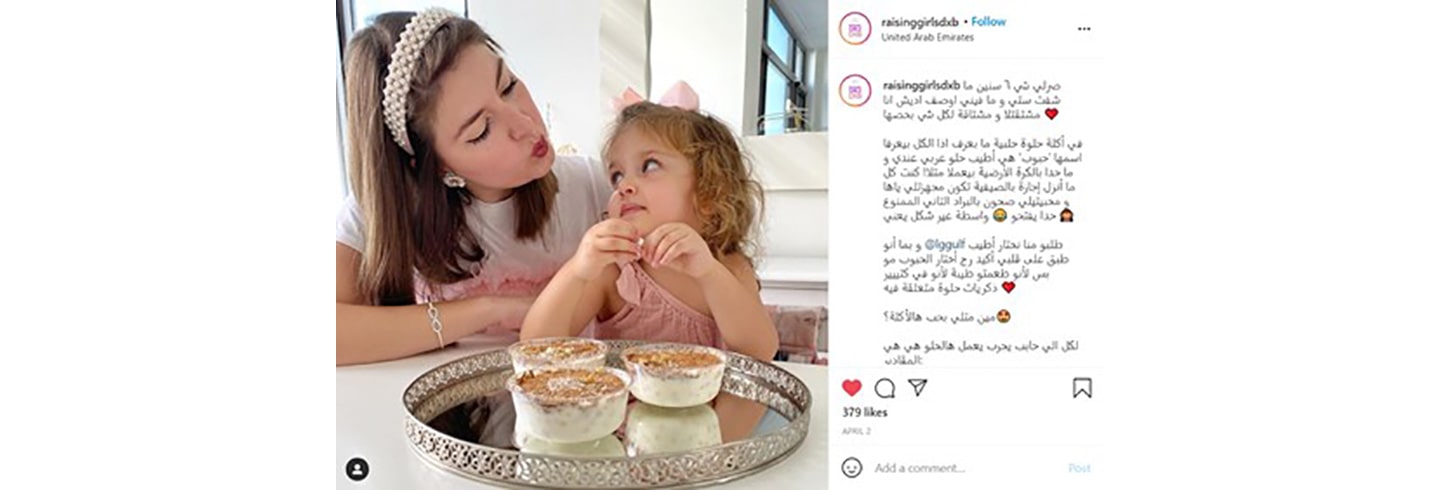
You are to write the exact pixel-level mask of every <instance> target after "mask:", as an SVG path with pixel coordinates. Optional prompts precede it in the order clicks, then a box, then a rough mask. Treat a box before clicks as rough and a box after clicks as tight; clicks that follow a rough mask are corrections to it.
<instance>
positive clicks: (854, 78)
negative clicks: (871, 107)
mask: <svg viewBox="0 0 1440 490" xmlns="http://www.w3.org/2000/svg"><path fill="white" fill-rule="evenodd" d="M840 100H841V101H843V102H845V105H848V106H850V107H860V106H862V105H865V103H866V102H869V101H870V80H866V79H865V77H863V76H860V75H858V74H856V75H850V76H847V77H845V78H843V79H841V80H840Z"/></svg>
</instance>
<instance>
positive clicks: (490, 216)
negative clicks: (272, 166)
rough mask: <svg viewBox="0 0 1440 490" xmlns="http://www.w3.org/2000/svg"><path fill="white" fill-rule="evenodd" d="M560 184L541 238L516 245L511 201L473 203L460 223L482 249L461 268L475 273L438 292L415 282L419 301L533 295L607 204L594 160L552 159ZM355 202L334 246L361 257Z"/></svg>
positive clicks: (349, 201) (339, 221)
mask: <svg viewBox="0 0 1440 490" xmlns="http://www.w3.org/2000/svg"><path fill="white" fill-rule="evenodd" d="M553 172H554V173H555V178H556V180H557V181H558V183H559V192H558V193H557V194H556V196H555V209H554V210H552V211H551V214H550V220H549V222H547V223H546V225H545V232H544V233H543V234H542V235H541V237H540V239H538V240H534V241H520V240H518V239H516V238H515V220H516V216H515V206H514V200H513V199H506V200H504V201H501V202H497V203H485V202H480V200H479V199H475V200H472V201H471V202H470V205H469V207H468V208H466V212H465V218H466V220H467V221H468V223H469V227H470V230H471V231H472V232H474V233H477V234H479V235H480V246H481V248H483V249H484V250H485V259H484V263H483V264H478V265H479V267H477V264H474V263H469V262H462V263H461V266H462V267H468V268H470V269H471V270H472V271H475V270H477V269H478V272H479V274H478V275H477V276H475V277H473V278H470V279H467V280H464V281H460V282H458V283H454V284H446V285H441V286H439V287H438V288H437V287H435V286H434V285H429V284H427V283H425V282H424V281H420V280H418V279H419V277H418V275H417V286H418V288H419V289H420V291H419V292H418V294H417V295H416V299H417V300H419V301H422V302H423V301H450V300H455V299H462V298H469V297H474V296H480V295H496V294H498V295H534V294H539V293H540V291H541V290H542V289H544V288H545V284H546V283H548V282H549V281H550V278H551V277H552V276H554V275H555V272H556V271H558V270H559V269H560V266H561V265H563V264H564V263H565V261H566V260H569V259H570V257H571V256H572V255H574V254H575V249H576V248H577V247H578V246H579V245H580V239H581V238H583V237H584V236H585V232H586V231H588V230H589V229H590V227H591V226H593V225H594V224H595V223H598V222H600V218H601V214H602V213H604V212H605V206H606V203H608V202H609V199H610V193H611V189H610V183H609V181H608V180H609V179H608V178H607V177H606V176H605V169H604V168H602V167H601V165H600V164H599V162H597V161H596V160H593V159H590V158H585V157H578V156H558V155H557V156H556V157H555V165H554V167H553ZM363 219H364V218H363V217H362V216H360V208H359V203H358V202H356V201H355V197H354V196H353V195H351V196H350V197H348V198H346V199H345V203H344V204H343V205H342V206H341V208H340V212H339V214H338V216H337V217H336V219H335V241H337V242H340V243H343V244H345V245H348V246H349V247H350V248H353V249H355V250H356V251H359V252H361V253H364V251H365V226H364V221H363Z"/></svg>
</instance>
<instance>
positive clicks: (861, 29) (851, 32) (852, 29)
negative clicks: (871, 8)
mask: <svg viewBox="0 0 1440 490" xmlns="http://www.w3.org/2000/svg"><path fill="white" fill-rule="evenodd" d="M840 39H842V40H844V41H845V43H846V44H849V45H851V46H859V45H861V44H865V41H868V40H870V18H869V17H866V16H865V14H862V13H860V12H850V13H848V14H845V15H843V16H841V17H840Z"/></svg>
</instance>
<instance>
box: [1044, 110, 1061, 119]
mask: <svg viewBox="0 0 1440 490" xmlns="http://www.w3.org/2000/svg"><path fill="white" fill-rule="evenodd" d="M1058 115H1060V109H1056V108H1054V107H1051V108H1049V109H1045V117H1049V118H1050V119H1055V116H1058Z"/></svg>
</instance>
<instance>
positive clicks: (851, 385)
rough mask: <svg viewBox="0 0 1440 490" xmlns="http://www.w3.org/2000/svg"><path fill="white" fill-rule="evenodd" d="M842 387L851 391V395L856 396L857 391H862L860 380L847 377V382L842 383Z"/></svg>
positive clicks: (848, 391) (847, 391) (846, 390)
mask: <svg viewBox="0 0 1440 490" xmlns="http://www.w3.org/2000/svg"><path fill="white" fill-rule="evenodd" d="M840 388H841V389H843V390H845V392H846V393H849V394H850V396H855V394H856V393H859V392H860V380H858V379H847V380H845V382H843V383H840Z"/></svg>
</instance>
